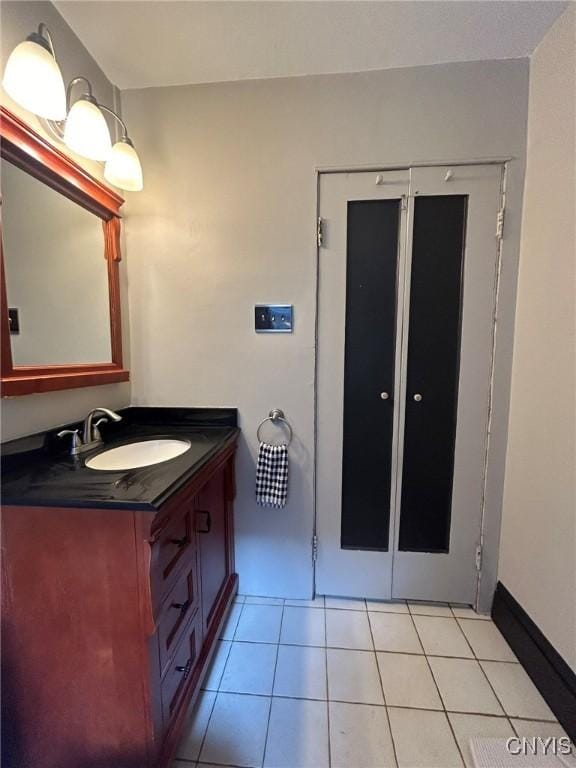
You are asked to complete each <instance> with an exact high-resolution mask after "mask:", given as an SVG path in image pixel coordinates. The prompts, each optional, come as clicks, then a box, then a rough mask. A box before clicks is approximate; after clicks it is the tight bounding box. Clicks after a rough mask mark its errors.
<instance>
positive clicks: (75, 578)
mask: <svg viewBox="0 0 576 768" xmlns="http://www.w3.org/2000/svg"><path fill="white" fill-rule="evenodd" d="M234 452H235V444H232V443H230V444H228V445H227V446H226V447H225V448H224V449H223V450H221V451H220V452H219V453H218V454H217V455H216V456H215V457H213V459H212V460H211V461H210V462H209V463H208V464H207V465H205V466H204V467H203V468H202V469H201V470H200V471H199V472H198V473H197V474H196V475H194V477H193V478H192V479H191V480H190V481H189V482H188V483H187V484H186V485H185V486H184V487H183V488H182V489H181V490H180V491H178V492H177V493H176V494H175V495H174V496H173V497H172V498H171V499H170V500H169V501H168V502H166V504H164V505H163V506H162V507H161V508H160V510H159V511H158V512H157V513H156V514H154V513H153V512H147V511H133V510H123V509H69V508H62V509H60V508H59V509H55V508H51V507H34V508H32V507H30V508H28V507H4V508H3V510H2V526H3V530H2V598H3V610H2V694H3V695H2V699H3V702H2V703H3V719H4V722H3V762H2V765H3V766H6V768H8V766H10V768H12V766H13V767H14V768H167V766H169V765H170V761H171V759H172V757H173V754H174V751H175V749H176V748H177V745H178V742H179V740H180V738H181V736H182V729H183V725H184V722H185V717H186V714H187V711H188V709H189V706H190V704H191V702H192V699H193V697H194V696H195V694H196V693H197V691H198V688H199V684H200V681H201V678H202V676H203V674H204V673H205V671H206V668H207V666H208V663H209V661H210V657H211V654H212V651H213V649H214V647H215V641H216V639H217V637H218V634H219V630H220V627H221V625H222V623H223V621H224V620H225V617H226V614H227V611H228V608H229V605H230V603H231V601H232V599H233V596H234V593H235V592H236V589H237V576H236V574H235V573H234V547H233V509H232V507H233V498H234V494H235V486H234Z"/></svg>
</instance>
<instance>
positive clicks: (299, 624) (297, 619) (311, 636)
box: [280, 606, 326, 646]
mask: <svg viewBox="0 0 576 768" xmlns="http://www.w3.org/2000/svg"><path fill="white" fill-rule="evenodd" d="M280 642H281V643H284V644H288V645H318V646H324V645H326V628H325V618H324V610H319V609H318V608H293V607H291V606H287V607H286V608H284V617H283V619H282V632H281V633H280Z"/></svg>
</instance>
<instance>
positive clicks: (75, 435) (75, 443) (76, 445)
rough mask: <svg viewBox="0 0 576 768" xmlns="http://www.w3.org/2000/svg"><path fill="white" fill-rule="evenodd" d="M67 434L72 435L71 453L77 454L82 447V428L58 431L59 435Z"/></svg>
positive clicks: (64, 435)
mask: <svg viewBox="0 0 576 768" xmlns="http://www.w3.org/2000/svg"><path fill="white" fill-rule="evenodd" d="M66 435H72V445H71V448H70V453H71V454H72V455H75V454H76V453H78V451H79V449H80V448H81V447H82V438H81V437H80V430H78V429H63V430H62V431H61V432H58V437H66Z"/></svg>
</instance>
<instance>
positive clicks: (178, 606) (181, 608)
mask: <svg viewBox="0 0 576 768" xmlns="http://www.w3.org/2000/svg"><path fill="white" fill-rule="evenodd" d="M189 605H190V601H189V600H186V602H185V603H172V608H176V610H178V611H182V613H185V612H186V611H187V610H188V606H189Z"/></svg>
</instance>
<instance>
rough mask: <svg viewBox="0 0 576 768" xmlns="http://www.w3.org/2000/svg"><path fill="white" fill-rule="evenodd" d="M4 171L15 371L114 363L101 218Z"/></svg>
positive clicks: (12, 169) (10, 168) (13, 170)
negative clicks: (41, 367)
mask: <svg viewBox="0 0 576 768" xmlns="http://www.w3.org/2000/svg"><path fill="white" fill-rule="evenodd" d="M1 173H2V175H1V183H2V241H3V253H4V267H5V271H6V293H7V297H8V307H9V318H10V341H11V345H12V359H13V364H14V366H43V365H75V364H85V363H109V362H111V359H112V350H111V340H110V307H109V289H108V270H107V263H106V260H105V258H104V236H103V232H102V220H101V219H99V218H98V217H97V216H95V215H94V214H92V213H90V212H89V211H87V210H86V209H84V208H82V207H81V206H80V205H77V204H76V203H74V202H73V201H72V200H69V199H68V198H67V197H65V196H64V195H62V194H60V193H59V192H57V191H56V190H54V189H52V188H51V187H49V186H47V185H46V184H43V183H42V182H41V181H39V180H38V179H36V178H34V177H33V176H30V175H29V174H28V173H26V172H25V171H23V170H21V169H20V168H18V167H16V166H15V165H12V164H11V163H9V162H7V161H6V160H4V159H2V165H1Z"/></svg>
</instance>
